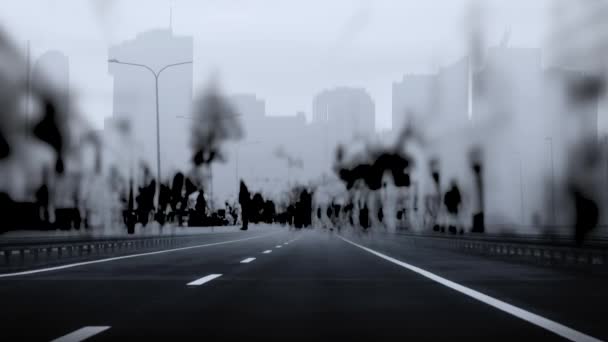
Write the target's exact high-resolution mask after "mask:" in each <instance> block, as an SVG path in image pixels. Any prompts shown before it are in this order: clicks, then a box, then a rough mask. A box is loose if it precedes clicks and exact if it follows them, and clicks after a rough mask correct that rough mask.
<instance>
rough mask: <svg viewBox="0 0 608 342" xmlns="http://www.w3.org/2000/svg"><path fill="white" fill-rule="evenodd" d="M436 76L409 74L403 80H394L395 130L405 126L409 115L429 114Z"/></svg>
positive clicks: (393, 115)
mask: <svg viewBox="0 0 608 342" xmlns="http://www.w3.org/2000/svg"><path fill="white" fill-rule="evenodd" d="M436 78H437V77H436V75H433V74H409V75H404V76H403V79H402V80H401V81H399V82H393V94H392V127H393V131H396V130H399V129H401V128H402V127H404V125H405V124H406V122H407V119H408V117H409V116H424V115H428V112H429V111H430V110H431V105H432V100H433V99H432V94H433V86H434V85H435V83H436Z"/></svg>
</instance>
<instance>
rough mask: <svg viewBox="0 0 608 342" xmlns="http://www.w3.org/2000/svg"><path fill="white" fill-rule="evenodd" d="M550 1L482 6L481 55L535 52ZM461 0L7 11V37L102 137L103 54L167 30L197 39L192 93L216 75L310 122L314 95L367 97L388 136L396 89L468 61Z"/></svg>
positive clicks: (52, 0) (85, 4)
mask: <svg viewBox="0 0 608 342" xmlns="http://www.w3.org/2000/svg"><path fill="white" fill-rule="evenodd" d="M550 3H551V1H549V0H534V1H530V0H510V1H504V0H484V1H482V2H481V5H482V7H481V8H482V13H484V14H485V15H484V16H483V21H484V23H485V26H484V27H485V33H486V44H488V45H496V44H497V43H498V42H499V41H500V39H501V37H502V35H503V33H504V32H505V30H506V29H507V28H510V30H511V38H510V42H509V44H510V45H511V46H523V47H540V46H542V43H543V38H544V37H545V33H546V30H547V24H548V22H547V19H548V14H549V13H548V7H549V5H550ZM470 4H471V2H470V1H463V0H450V1H445V0H433V1H431V0H425V1H410V0H394V1H389V0H375V1H363V0H331V1H328V0H306V1H287V0H266V1H264V0H249V1H247V0H192V1H187V0H182V1H178V0H174V1H169V0H128V1H127V0H123V1H118V0H96V1H93V0H89V1H86V0H38V1H34V0H4V1H1V2H0V26H1V27H2V29H3V30H4V31H6V32H7V33H8V34H9V35H10V36H11V37H12V38H13V41H14V42H15V43H16V44H17V45H18V46H20V47H22V48H23V50H24V51H25V46H26V42H27V41H28V40H29V41H30V44H31V49H32V55H33V57H36V56H38V55H40V54H42V53H44V52H45V51H47V50H50V49H58V50H61V51H62V52H64V53H65V54H67V55H68V56H69V58H70V67H71V75H70V77H71V89H72V91H74V92H76V93H77V95H78V98H77V103H78V105H79V109H80V110H81V111H82V112H83V113H84V114H86V115H87V116H88V117H89V118H90V119H91V121H92V123H93V124H94V125H96V126H97V127H101V125H102V123H103V118H104V117H106V116H109V115H111V108H112V84H111V78H110V77H109V76H108V73H107V64H106V60H107V51H108V50H107V48H108V46H109V45H113V44H116V43H118V42H121V41H123V40H127V39H133V38H134V37H135V35H136V34H137V33H139V32H142V31H145V30H149V29H154V28H163V27H168V26H169V8H170V7H172V8H173V30H174V32H175V33H177V34H180V35H191V36H194V44H195V46H194V54H195V56H194V57H195V67H194V72H195V75H194V83H195V90H196V89H201V88H200V86H202V85H204V84H205V82H206V81H207V80H208V79H209V76H210V75H211V73H212V72H213V71H217V72H218V73H219V76H220V81H221V84H222V87H223V89H224V90H225V91H226V92H228V93H234V92H252V93H256V94H257V95H258V96H259V97H261V98H263V99H265V100H266V108H267V113H268V114H270V115H292V114H295V112H296V111H300V110H303V111H305V112H306V113H307V115H308V116H310V115H311V113H310V112H311V107H312V98H313V96H314V94H315V93H317V92H318V91H321V90H323V89H324V88H330V87H334V86H339V85H347V86H361V87H365V88H366V89H367V90H368V91H369V92H370V94H371V95H372V97H373V98H374V100H375V102H376V123H377V127H379V128H380V129H385V128H390V125H391V119H390V116H391V83H392V82H393V81H397V80H399V79H401V77H402V75H403V74H404V73H415V72H428V71H431V70H434V69H436V68H437V67H438V66H441V65H445V64H447V63H450V62H452V61H454V60H456V59H457V58H459V57H460V56H462V55H464V54H465V53H466V42H467V40H466V37H467V35H466V32H467V27H468V25H467V23H468V20H467V13H469V11H468V9H469V8H470V6H469V5H470Z"/></svg>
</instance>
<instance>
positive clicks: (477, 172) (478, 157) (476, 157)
mask: <svg viewBox="0 0 608 342" xmlns="http://www.w3.org/2000/svg"><path fill="white" fill-rule="evenodd" d="M469 161H470V163H471V169H472V170H473V176H474V178H475V191H476V192H477V200H478V203H479V208H478V211H477V212H475V213H473V228H472V229H471V231H472V232H473V233H483V232H484V231H485V222H484V196H483V193H484V188H483V173H482V152H481V148H480V147H478V146H475V147H474V148H473V149H471V151H470V153H469Z"/></svg>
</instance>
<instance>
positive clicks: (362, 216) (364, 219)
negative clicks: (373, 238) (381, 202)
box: [359, 205, 370, 229]
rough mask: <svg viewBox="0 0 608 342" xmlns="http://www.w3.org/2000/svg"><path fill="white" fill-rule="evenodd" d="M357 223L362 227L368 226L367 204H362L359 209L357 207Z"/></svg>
mask: <svg viewBox="0 0 608 342" xmlns="http://www.w3.org/2000/svg"><path fill="white" fill-rule="evenodd" d="M359 224H360V225H361V227H363V228H364V229H367V228H369V226H370V222H369V210H368V209H367V205H364V206H363V207H362V208H361V209H359Z"/></svg>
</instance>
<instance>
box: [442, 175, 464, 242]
mask: <svg viewBox="0 0 608 342" xmlns="http://www.w3.org/2000/svg"><path fill="white" fill-rule="evenodd" d="M461 202H462V197H461V196H460V190H459V189H458V186H457V185H456V182H455V181H452V182H451V185H450V190H448V191H447V192H446V193H445V196H444V198H443V203H444V204H445V207H446V208H447V211H448V217H449V219H450V222H449V223H448V230H449V231H450V232H451V233H454V234H455V233H456V231H457V226H458V225H459V222H458V210H459V209H460V204H461ZM442 231H443V228H442Z"/></svg>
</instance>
